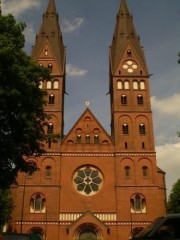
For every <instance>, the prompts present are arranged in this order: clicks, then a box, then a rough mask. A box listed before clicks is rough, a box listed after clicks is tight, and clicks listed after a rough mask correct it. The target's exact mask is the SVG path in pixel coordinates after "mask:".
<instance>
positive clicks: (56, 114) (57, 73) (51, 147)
mask: <svg viewBox="0 0 180 240" xmlns="http://www.w3.org/2000/svg"><path fill="white" fill-rule="evenodd" d="M32 59H33V60H35V61H37V63H38V64H39V66H43V67H47V68H48V69H49V70H50V72H51V79H50V80H49V81H45V80H44V79H42V81H40V87H41V88H42V89H45V90H46V91H47V92H48V96H47V99H46V100H47V106H46V108H45V111H46V112H47V114H48V115H50V116H51V118H50V120H49V125H48V127H47V133H48V134H52V133H54V134H59V135H60V139H62V138H63V127H64V94H65V63H66V55H65V47H64V44H63V39H62V33H61V30H60V26H59V16H58V13H57V10H56V6H55V2H54V0H49V4H48V7H47V10H46V12H45V13H44V14H43V22H42V25H41V28H40V31H39V33H38V34H37V36H36V42H35V45H34V47H33V49H32ZM47 149H48V151H59V150H60V144H59V143H57V144H55V143H51V142H50V140H49V142H48V143H47Z"/></svg>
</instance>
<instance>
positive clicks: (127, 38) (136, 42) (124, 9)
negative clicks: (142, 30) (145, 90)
mask: <svg viewBox="0 0 180 240" xmlns="http://www.w3.org/2000/svg"><path fill="white" fill-rule="evenodd" d="M128 43H129V44H131V46H132V47H133V48H134V50H135V51H136V54H137V55H138V56H139V58H140V61H141V63H142V64H143V65H144V67H145V69H146V70H147V66H146V60H145V57H144V52H143V49H142V47H141V44H140V38H139V36H138V35H137V32H136V28H135V26H134V23H133V17H132V15H131V14H130V12H129V9H128V6H127V3H126V0H121V4H120V8H119V12H118V15H117V22H116V27H115V31H114V36H113V40H112V44H111V50H110V51H111V52H110V55H111V66H112V71H113V72H115V71H116V70H117V68H118V65H119V63H120V61H121V58H122V57H123V54H124V52H125V49H126V47H127V44H128ZM147 72H148V70H147Z"/></svg>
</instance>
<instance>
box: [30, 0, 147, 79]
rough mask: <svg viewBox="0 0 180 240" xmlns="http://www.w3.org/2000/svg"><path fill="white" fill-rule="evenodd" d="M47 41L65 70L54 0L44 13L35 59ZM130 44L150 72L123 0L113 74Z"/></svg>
mask: <svg viewBox="0 0 180 240" xmlns="http://www.w3.org/2000/svg"><path fill="white" fill-rule="evenodd" d="M46 42H48V43H49V45H50V46H51V48H52V51H53V54H54V56H55V58H56V60H57V62H58V64H59V66H60V68H61V70H62V71H63V69H64V64H65V47H64V44H63V39H62V33H61V30H60V26H59V20H58V14H57V10H56V6H55V1H54V0H49V3H48V7H47V10H46V13H45V14H44V15H43V22H42V25H41V28H40V31H39V33H38V34H37V37H36V43H35V46H34V47H33V51H32V57H33V59H34V60H37V58H38V55H39V51H40V49H42V47H43V46H44V44H45V43H46ZM128 44H130V45H131V47H132V49H133V50H134V52H135V53H136V55H137V56H138V57H139V61H140V62H141V64H142V66H143V68H144V70H145V72H147V73H148V69H147V65H146V60H145V56H144V52H143V49H142V47H141V44H140V39H139V36H138V35H137V32H136V29H135V26H134V23H133V17H132V15H131V14H130V12H129V9H128V6H127V3H126V0H121V4H120V8H119V12H118V15H117V22H116V27H115V31H114V36H113V40H112V44H111V49H110V61H111V71H112V74H115V72H116V70H117V68H118V66H119V63H120V61H121V59H122V57H123V54H124V52H125V50H126V47H127V45H128Z"/></svg>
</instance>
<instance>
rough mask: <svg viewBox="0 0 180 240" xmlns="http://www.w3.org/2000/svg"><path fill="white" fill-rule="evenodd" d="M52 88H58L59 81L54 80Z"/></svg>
mask: <svg viewBox="0 0 180 240" xmlns="http://www.w3.org/2000/svg"><path fill="white" fill-rule="evenodd" d="M53 88H54V89H58V88H59V82H58V80H54V82H53Z"/></svg>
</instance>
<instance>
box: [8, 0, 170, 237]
mask: <svg viewBox="0 0 180 240" xmlns="http://www.w3.org/2000/svg"><path fill="white" fill-rule="evenodd" d="M32 58H33V60H35V61H37V63H38V64H39V65H40V66H45V67H48V68H49V69H50V71H51V80H48V81H46V80H44V79H41V80H40V84H39V87H40V88H42V89H46V90H47V92H48V95H47V99H46V100H47V106H46V107H45V111H46V112H47V114H49V115H50V116H51V119H50V120H49V123H48V126H47V133H48V134H51V133H55V134H60V140H59V141H58V142H51V141H50V140H49V141H47V142H46V144H45V148H46V152H45V153H44V154H43V155H42V156H40V157H36V156H32V157H30V158H28V159H25V160H26V161H31V162H33V163H34V164H36V165H37V168H38V169H39V171H37V172H34V173H33V174H28V175H27V174H25V173H20V174H19V176H18V179H17V180H18V184H17V185H16V186H13V188H12V193H13V197H14V201H15V209H14V212H13V214H12V221H11V226H12V229H13V231H16V232H21V233H38V234H39V235H40V236H41V237H42V239H48V240H55V239H56V240H83V239H89V240H93V239H94V240H95V239H98V240H124V239H129V238H130V236H131V233H132V232H135V231H138V230H140V229H142V228H144V227H146V226H147V225H148V224H149V223H150V222H151V221H152V220H154V218H156V217H158V216H161V215H164V214H165V213H166V188H165V180H164V177H165V173H164V172H163V171H162V170H161V169H160V168H158V166H157V161H156V153H155V146H154V132H153V123H152V111H151V104H150V89H149V77H150V74H149V72H148V67H147V63H146V59H145V56H144V52H143V49H142V47H141V44H140V40H139V37H138V35H137V33H136V29H135V26H134V23H133V19H132V16H131V14H130V12H129V9H128V6H127V3H126V0H121V3H120V8H119V11H118V15H117V22H116V26H115V31H114V35H113V39H112V44H111V47H110V52H109V59H110V60H109V66H110V67H109V76H110V79H109V94H110V103H111V104H110V105H111V112H110V114H111V134H108V133H107V132H106V130H105V129H104V128H103V127H102V125H101V123H100V122H99V121H98V120H97V119H96V117H95V115H94V114H93V113H92V112H91V110H90V109H89V108H87V109H86V110H85V111H84V112H83V113H82V115H81V116H80V117H79V119H78V120H77V122H76V123H75V124H74V126H73V127H72V128H71V130H70V131H69V132H68V133H67V134H66V135H65V134H64V129H63V126H64V95H65V81H66V52H65V47H64V43H63V38H62V33H61V29H60V26H59V19H58V13H57V9H56V6H55V1H54V0H49V3H48V6H47V11H46V13H45V14H44V15H43V21H42V25H41V27H40V30H39V33H38V35H37V37H36V42H35V44H34V47H33V51H32Z"/></svg>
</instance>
